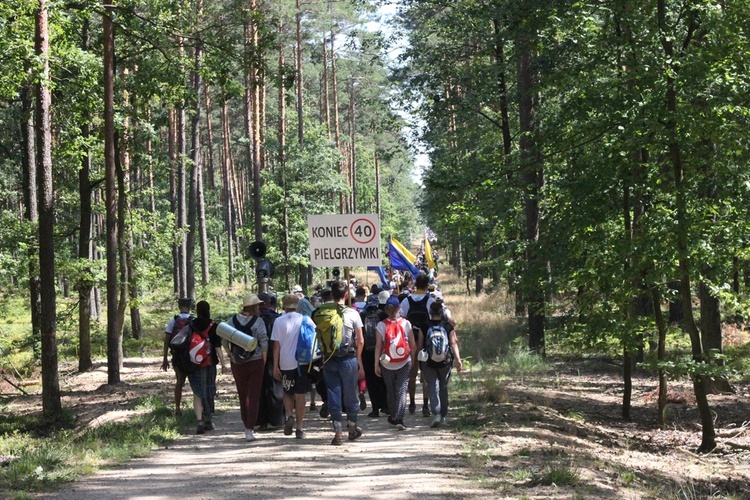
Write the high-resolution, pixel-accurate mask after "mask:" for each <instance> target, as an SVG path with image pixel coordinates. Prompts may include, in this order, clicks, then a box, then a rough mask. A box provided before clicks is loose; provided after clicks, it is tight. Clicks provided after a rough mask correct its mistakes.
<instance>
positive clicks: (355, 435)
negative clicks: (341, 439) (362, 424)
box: [349, 425, 362, 441]
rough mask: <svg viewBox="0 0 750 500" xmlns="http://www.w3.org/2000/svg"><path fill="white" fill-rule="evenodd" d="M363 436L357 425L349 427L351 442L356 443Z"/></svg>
mask: <svg viewBox="0 0 750 500" xmlns="http://www.w3.org/2000/svg"><path fill="white" fill-rule="evenodd" d="M361 436H362V429H361V428H359V427H357V426H356V425H350V426H349V441H354V440H356V439H359V438H360V437H361Z"/></svg>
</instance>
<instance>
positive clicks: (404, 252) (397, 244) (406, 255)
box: [391, 236, 417, 264]
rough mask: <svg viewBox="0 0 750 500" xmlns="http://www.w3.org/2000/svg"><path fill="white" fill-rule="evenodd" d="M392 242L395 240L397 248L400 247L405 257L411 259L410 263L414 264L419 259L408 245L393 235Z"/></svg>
mask: <svg viewBox="0 0 750 500" xmlns="http://www.w3.org/2000/svg"><path fill="white" fill-rule="evenodd" d="M391 242H393V244H394V245H395V246H396V248H398V249H399V250H400V251H401V253H402V254H404V257H406V258H407V259H409V262H410V263H412V264H414V261H415V260H417V258H416V257H415V256H414V254H413V253H411V252H410V251H409V250H407V249H406V247H405V246H404V245H402V244H401V242H400V241H398V240H397V239H396V238H394V237H393V236H391Z"/></svg>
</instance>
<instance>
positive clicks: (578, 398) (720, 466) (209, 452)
mask: <svg viewBox="0 0 750 500" xmlns="http://www.w3.org/2000/svg"><path fill="white" fill-rule="evenodd" d="M158 364H159V360H158V359H156V358H132V359H128V360H126V364H125V367H124V369H123V372H122V377H123V381H124V383H123V384H121V385H119V386H116V387H111V386H107V385H105V382H106V367H104V366H98V367H97V368H96V369H95V370H94V371H92V372H89V373H84V374H73V373H71V374H69V375H68V376H65V377H63V380H62V382H63V387H64V390H65V393H64V394H65V396H64V405H65V406H66V407H68V408H71V409H72V410H73V411H74V412H75V413H76V415H77V416H78V419H79V423H80V425H81V426H84V425H100V424H101V423H103V422H107V421H112V420H120V419H127V418H129V416H131V415H132V412H133V407H134V403H135V402H136V401H137V400H138V399H139V398H142V397H144V396H147V395H149V394H162V395H164V396H166V397H167V398H168V400H171V396H170V394H171V390H172V386H171V381H172V375H171V374H165V373H162V372H160V371H158ZM468 376H469V375H468V374H467V373H466V372H464V374H461V375H460V376H455V373H454V377H455V378H456V379H458V378H460V377H468ZM492 387H493V390H492V391H491V392H492V393H493V394H489V395H486V394H485V395H483V394H481V391H480V392H479V393H472V394H461V395H458V394H456V395H455V397H454V398H453V399H452V404H453V405H454V406H455V408H456V410H457V411H456V412H455V415H458V414H459V413H460V414H461V419H460V421H459V419H457V418H454V419H451V423H450V425H449V426H448V427H447V428H441V429H431V428H429V427H428V424H429V422H430V419H428V418H423V417H422V416H421V415H420V412H419V411H418V412H417V415H408V414H407V417H406V424H407V425H408V426H409V429H408V430H407V431H404V432H398V431H395V430H393V429H391V428H390V426H389V425H388V424H387V422H386V421H385V418H382V417H381V418H380V419H370V418H367V417H366V416H364V415H363V416H362V417H361V420H360V422H361V425H362V427H363V428H364V432H365V434H364V436H363V437H362V438H361V439H359V440H358V441H355V442H347V441H345V442H344V445H343V446H341V447H334V446H331V445H330V444H329V443H330V440H331V437H332V431H331V427H330V423H329V421H328V420H323V419H321V418H320V417H319V416H318V414H317V412H308V414H307V415H308V419H307V420H306V425H305V427H306V429H307V432H308V435H307V438H306V439H304V440H296V439H294V438H293V436H284V435H283V433H282V431H280V430H277V431H274V432H260V433H256V435H257V436H258V440H257V441H256V442H253V443H247V442H245V440H244V433H243V429H242V425H241V423H240V418H239V411H238V409H237V406H236V399H235V393H234V387H233V383H232V380H231V376H229V375H224V376H220V379H219V396H218V405H219V407H221V408H227V410H225V411H223V412H220V413H219V414H218V415H217V417H216V424H217V430H215V431H212V432H208V433H206V434H205V435H203V436H194V435H189V436H183V437H182V438H180V439H178V440H176V441H175V442H173V443H171V444H170V445H168V446H167V447H165V448H164V449H159V450H156V451H154V452H153V453H152V454H151V455H150V456H148V457H145V458H142V459H136V460H132V461H130V462H128V463H126V464H123V465H120V466H117V467H113V468H109V469H105V470H102V471H100V472H99V473H97V474H94V475H92V476H89V477H86V478H82V479H81V480H79V481H77V482H76V483H74V484H72V485H69V486H67V487H66V488H64V489H63V490H61V491H58V492H54V493H46V494H43V495H40V496H41V497H44V498H63V499H101V498H148V499H161V498H179V497H185V498H191V499H193V498H217V497H222V498H307V497H332V498H352V497H362V498H417V497H427V498H530V499H531V498H533V499H542V498H612V499H615V498H617V499H619V498H628V499H641V498H644V499H669V498H675V499H677V498H680V499H698V498H736V499H744V498H750V436H748V432H747V430H748V429H747V428H746V427H745V425H746V424H747V420H750V388H748V386H747V385H738V386H737V389H738V392H737V394H733V395H722V396H711V398H710V403H711V406H712V409H713V411H715V413H716V428H717V431H718V433H719V435H720V437H719V439H718V442H719V447H718V448H717V449H716V450H715V451H714V452H713V453H711V454H708V455H703V456H698V455H695V454H694V453H693V452H692V450H695V449H696V448H697V446H698V444H699V443H700V428H699V427H698V424H697V415H696V410H695V405H694V402H693V401H692V400H691V396H690V392H691V391H690V387H689V384H676V383H672V384H671V385H670V396H671V405H670V409H669V416H670V427H669V428H668V429H665V430H659V429H658V428H657V427H656V425H655V421H656V405H655V402H654V400H653V398H654V394H653V391H654V389H655V387H656V386H655V381H654V380H653V377H650V376H648V375H641V376H638V377H636V378H635V379H634V394H633V398H634V399H633V411H632V416H633V418H632V420H631V421H629V422H625V421H623V420H622V418H621V417H620V412H621V399H622V383H621V377H620V373H619V367H617V366H616V365H615V364H613V363H604V362H595V361H587V362H583V361H574V362H558V363H556V364H555V370H554V371H553V372H551V373H549V374H547V375H544V376H533V377H524V378H520V377H517V378H516V379H514V380H512V381H504V382H503V383H501V384H500V385H497V386H492ZM487 396H495V397H497V399H494V400H493V398H492V397H489V398H488V397H487ZM184 399H185V401H186V402H188V404H190V403H189V402H190V401H191V397H190V396H189V391H188V390H187V389H186V390H185V393H184ZM488 399H489V401H488ZM418 400H419V397H418ZM38 405H39V400H38V396H28V397H19V398H17V399H16V400H15V401H14V402H13V403H11V404H10V406H9V409H10V410H11V411H29V410H31V409H33V408H38ZM418 410H419V408H418ZM187 411H190V410H189V409H187ZM367 411H369V408H368V410H367ZM459 424H460V427H461V429H462V432H458V426H459ZM566 472H568V473H573V474H574V475H575V480H574V481H572V482H566V481H563V479H564V478H565V476H564V474H563V475H562V476H561V473H566ZM555 473H556V474H557V475H555ZM550 478H552V479H556V480H557V482H558V483H560V484H557V483H555V481H552V482H550V481H549V480H548V479H550Z"/></svg>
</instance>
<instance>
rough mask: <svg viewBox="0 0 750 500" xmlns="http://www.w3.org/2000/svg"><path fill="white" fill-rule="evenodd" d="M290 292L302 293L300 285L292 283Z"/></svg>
mask: <svg viewBox="0 0 750 500" xmlns="http://www.w3.org/2000/svg"><path fill="white" fill-rule="evenodd" d="M292 293H302V287H301V286H299V285H294V286H293V287H292Z"/></svg>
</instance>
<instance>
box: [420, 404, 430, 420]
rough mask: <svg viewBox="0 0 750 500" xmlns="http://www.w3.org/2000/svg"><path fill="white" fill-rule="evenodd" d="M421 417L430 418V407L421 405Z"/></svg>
mask: <svg viewBox="0 0 750 500" xmlns="http://www.w3.org/2000/svg"><path fill="white" fill-rule="evenodd" d="M422 416H423V417H430V416H432V412H431V411H430V407H429V406H427V405H422Z"/></svg>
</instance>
